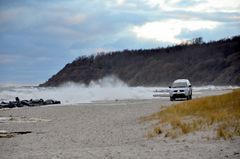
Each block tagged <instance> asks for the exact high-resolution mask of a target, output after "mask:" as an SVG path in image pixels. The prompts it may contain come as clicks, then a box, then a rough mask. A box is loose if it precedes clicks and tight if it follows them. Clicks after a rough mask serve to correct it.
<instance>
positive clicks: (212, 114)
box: [141, 89, 240, 139]
mask: <svg viewBox="0 0 240 159" xmlns="http://www.w3.org/2000/svg"><path fill="white" fill-rule="evenodd" d="M141 120H142V121H150V120H157V121H159V122H158V124H157V125H156V126H154V128H153V130H152V131H151V132H149V133H148V135H147V137H149V138H151V137H154V136H157V135H159V134H165V137H172V138H175V137H177V136H179V135H183V134H188V133H191V132H195V131H198V130H209V129H211V130H214V131H215V132H216V137H217V138H224V139H228V138H232V137H233V136H240V90H239V89H238V90H234V91H233V92H231V93H227V94H224V95H218V96H210V97H203V98H199V99H194V100H191V101H186V102H183V103H180V104H176V105H172V106H170V107H168V108H166V109H164V110H162V111H160V112H157V113H154V114H152V115H150V116H147V117H142V118H141ZM158 130H160V132H161V133H159V131H158Z"/></svg>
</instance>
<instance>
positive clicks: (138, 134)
mask: <svg viewBox="0 0 240 159" xmlns="http://www.w3.org/2000/svg"><path fill="white" fill-rule="evenodd" d="M219 93H220V94H221V93H224V92H217V91H215V92H211V93H209V94H211V95H212V94H213V95H214V94H216V95H217V94H219ZM179 102H181V101H176V102H170V101H169V99H168V98H157V99H150V100H144V99H142V100H121V101H98V102H95V103H85V104H74V105H59V106H58V105H56V106H43V107H30V108H29V107H24V108H19V109H7V110H0V117H12V120H9V121H5V122H1V120H0V127H1V130H7V131H9V132H17V131H31V133H29V134H23V135H16V136H14V137H12V138H0V158H1V159H10V158H29V159H30V158H37V159H38V158H39V159H40V158H143V159H145V158H149V159H150V158H156V159H157V158H193V159H198V158H199V159H200V158H227V157H228V158H239V157H240V155H239V152H240V150H239V145H240V138H239V137H236V138H234V139H233V140H226V141H225V140H207V139H205V138H202V136H201V133H196V134H190V135H187V136H182V137H180V138H177V139H169V138H164V137H156V138H153V139H147V138H146V137H145V135H146V133H147V131H148V130H149V128H150V127H151V126H152V124H154V123H140V122H139V118H140V117H142V116H145V115H149V114H151V113H154V112H157V111H159V110H160V109H162V108H163V107H167V106H170V105H171V104H176V103H179ZM226 156H227V157H226Z"/></svg>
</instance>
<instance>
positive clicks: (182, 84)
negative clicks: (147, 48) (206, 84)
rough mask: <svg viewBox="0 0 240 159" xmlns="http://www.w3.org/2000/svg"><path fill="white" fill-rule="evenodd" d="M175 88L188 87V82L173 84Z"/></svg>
mask: <svg viewBox="0 0 240 159" xmlns="http://www.w3.org/2000/svg"><path fill="white" fill-rule="evenodd" d="M172 87H173V88H181V87H187V83H186V82H176V83H173V84H172Z"/></svg>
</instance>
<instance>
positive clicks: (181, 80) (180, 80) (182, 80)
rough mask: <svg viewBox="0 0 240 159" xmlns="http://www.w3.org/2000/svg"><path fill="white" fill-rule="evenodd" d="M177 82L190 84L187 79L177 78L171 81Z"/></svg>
mask: <svg viewBox="0 0 240 159" xmlns="http://www.w3.org/2000/svg"><path fill="white" fill-rule="evenodd" d="M178 82H187V83H188V84H190V82H189V80H188V79H177V80H175V81H174V82H173V83H178Z"/></svg>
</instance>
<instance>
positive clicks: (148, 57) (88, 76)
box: [40, 36, 240, 86]
mask: <svg viewBox="0 0 240 159" xmlns="http://www.w3.org/2000/svg"><path fill="white" fill-rule="evenodd" d="M110 75H114V76H116V77H118V78H119V79H121V80H122V81H124V82H125V83H127V84H128V85H129V86H168V85H169V84H170V83H171V82H172V81H173V80H175V79H178V78H188V79H190V81H191V82H192V84H193V85H198V86H199V85H240V36H234V37H232V38H227V39H222V40H218V41H212V42H208V43H205V42H203V41H202V38H201V37H199V38H195V39H193V40H192V41H191V42H189V43H184V44H180V45H176V46H171V47H166V48H154V49H139V50H123V51H115V52H108V53H98V54H97V55H91V56H81V57H79V58H77V59H76V60H74V61H73V62H72V63H69V64H67V65H66V66H65V67H64V68H63V69H62V70H60V71H59V72H58V73H57V74H55V75H53V76H52V77H51V78H50V79H49V80H48V81H46V82H45V83H43V84H41V85H40V86H59V85H61V84H63V83H65V82H70V81H71V82H77V83H84V84H86V85H88V84H89V83H90V82H91V81H95V80H98V79H101V78H103V77H106V76H110Z"/></svg>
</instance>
